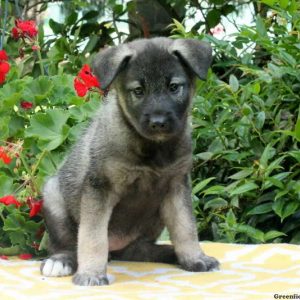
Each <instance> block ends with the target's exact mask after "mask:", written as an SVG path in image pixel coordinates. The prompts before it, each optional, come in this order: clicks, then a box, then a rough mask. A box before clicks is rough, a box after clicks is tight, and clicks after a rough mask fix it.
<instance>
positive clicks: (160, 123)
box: [149, 115, 168, 131]
mask: <svg viewBox="0 0 300 300" xmlns="http://www.w3.org/2000/svg"><path fill="white" fill-rule="evenodd" d="M149 127H150V128H151V129H152V130H153V131H164V130H167V127H168V122H167V118H166V117H165V116H161V115H159V116H152V117H150V120H149Z"/></svg>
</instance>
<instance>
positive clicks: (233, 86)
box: [229, 74, 239, 93]
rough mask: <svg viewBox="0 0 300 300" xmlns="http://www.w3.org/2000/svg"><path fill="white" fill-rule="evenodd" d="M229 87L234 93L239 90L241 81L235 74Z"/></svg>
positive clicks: (231, 77) (230, 77) (230, 78)
mask: <svg viewBox="0 0 300 300" xmlns="http://www.w3.org/2000/svg"><path fill="white" fill-rule="evenodd" d="M229 86H230V88H231V90H232V91H233V92H234V93H235V92H237V91H238V90H239V81H238V80H237V78H236V77H235V76H234V75H233V74H231V75H230V76H229Z"/></svg>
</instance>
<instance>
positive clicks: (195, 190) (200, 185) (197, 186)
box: [192, 177, 216, 195]
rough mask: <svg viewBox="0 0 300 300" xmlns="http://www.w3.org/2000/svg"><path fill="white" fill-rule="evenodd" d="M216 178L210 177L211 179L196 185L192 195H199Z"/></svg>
mask: <svg viewBox="0 0 300 300" xmlns="http://www.w3.org/2000/svg"><path fill="white" fill-rule="evenodd" d="M215 178H216V177H210V178H206V179H204V180H202V181H200V182H199V183H197V184H196V186H194V188H193V190H192V193H193V194H194V195H195V194H197V193H199V192H200V191H201V190H202V189H204V188H205V187H206V186H207V185H208V184H209V183H210V182H211V181H212V180H214V179H215Z"/></svg>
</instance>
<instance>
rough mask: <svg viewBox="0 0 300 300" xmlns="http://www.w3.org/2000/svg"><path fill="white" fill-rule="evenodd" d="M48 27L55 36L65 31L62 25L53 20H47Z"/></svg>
mask: <svg viewBox="0 0 300 300" xmlns="http://www.w3.org/2000/svg"><path fill="white" fill-rule="evenodd" d="M49 26H50V28H51V29H52V31H53V33H55V34H63V33H64V30H65V26H64V24H61V23H58V22H56V21H54V20H53V19H50V20H49Z"/></svg>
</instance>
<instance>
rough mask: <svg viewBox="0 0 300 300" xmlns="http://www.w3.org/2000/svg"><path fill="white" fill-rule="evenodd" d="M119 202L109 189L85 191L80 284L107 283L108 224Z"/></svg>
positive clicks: (76, 281) (79, 251) (76, 279)
mask: <svg viewBox="0 0 300 300" xmlns="http://www.w3.org/2000/svg"><path fill="white" fill-rule="evenodd" d="M114 203H115V201H114V200H113V197H112V196H111V195H110V193H109V192H103V191H101V190H99V189H96V188H93V187H91V186H89V187H87V188H86V190H85V191H84V192H83V198H82V200H81V208H80V209H81V210H80V224H79V231H78V249H77V258H78V269H77V273H76V274H75V275H74V276H73V283H74V284H77V285H85V286H86V285H107V284H108V279H107V276H106V267H107V260H108V223H109V219H110V216H111V213H112V209H113V206H114Z"/></svg>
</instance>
